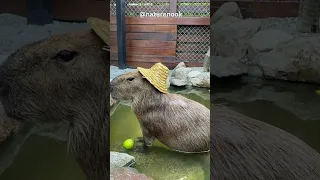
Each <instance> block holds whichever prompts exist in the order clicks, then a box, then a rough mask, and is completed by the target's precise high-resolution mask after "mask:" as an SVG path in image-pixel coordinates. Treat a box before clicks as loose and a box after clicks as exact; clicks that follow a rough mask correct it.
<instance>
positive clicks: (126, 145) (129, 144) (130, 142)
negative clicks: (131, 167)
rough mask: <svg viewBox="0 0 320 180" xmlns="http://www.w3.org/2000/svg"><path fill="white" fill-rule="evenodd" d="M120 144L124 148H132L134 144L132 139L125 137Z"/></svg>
mask: <svg viewBox="0 0 320 180" xmlns="http://www.w3.org/2000/svg"><path fill="white" fill-rule="evenodd" d="M122 146H123V147H124V148H125V149H127V150H129V149H131V148H133V146H134V140H133V139H127V140H125V141H124V142H123V144H122Z"/></svg>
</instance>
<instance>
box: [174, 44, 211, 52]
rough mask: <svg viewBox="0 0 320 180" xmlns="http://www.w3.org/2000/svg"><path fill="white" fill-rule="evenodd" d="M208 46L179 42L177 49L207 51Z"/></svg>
mask: <svg viewBox="0 0 320 180" xmlns="http://www.w3.org/2000/svg"><path fill="white" fill-rule="evenodd" d="M208 48H209V47H205V46H203V45H198V44H179V45H178V46H177V50H178V51H191V50H192V51H208Z"/></svg>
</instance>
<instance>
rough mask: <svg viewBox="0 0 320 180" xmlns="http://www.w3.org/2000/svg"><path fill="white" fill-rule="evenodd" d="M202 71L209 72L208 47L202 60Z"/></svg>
mask: <svg viewBox="0 0 320 180" xmlns="http://www.w3.org/2000/svg"><path fill="white" fill-rule="evenodd" d="M203 71H205V72H209V71H210V47H209V49H208V51H207V53H206V55H205V57H204V60H203Z"/></svg>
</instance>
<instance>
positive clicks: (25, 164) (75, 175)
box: [0, 135, 85, 180]
mask: <svg viewBox="0 0 320 180" xmlns="http://www.w3.org/2000/svg"><path fill="white" fill-rule="evenodd" d="M0 179H1V180H85V177H84V174H83V173H82V171H81V169H80V167H79V166H78V164H77V162H76V161H75V160H74V159H73V157H72V156H71V155H70V154H68V153H67V143H66V142H63V141H58V140H55V139H52V138H47V137H43V136H38V135H33V136H31V137H30V138H29V139H28V140H27V141H26V142H25V144H24V145H23V146H22V147H21V149H20V151H19V153H18V154H17V156H16V157H15V159H14V161H13V164H12V165H11V166H10V167H9V168H8V169H6V171H4V173H3V174H2V175H1V176H0Z"/></svg>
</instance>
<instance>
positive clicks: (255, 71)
mask: <svg viewBox="0 0 320 180" xmlns="http://www.w3.org/2000/svg"><path fill="white" fill-rule="evenodd" d="M247 74H248V76H250V77H263V72H262V70H261V69H260V67H259V66H258V65H253V66H248V72H247Z"/></svg>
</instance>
